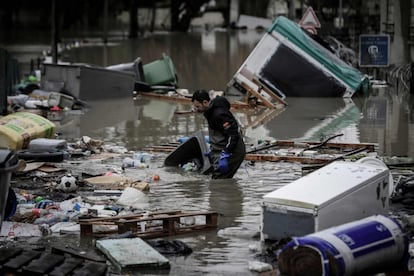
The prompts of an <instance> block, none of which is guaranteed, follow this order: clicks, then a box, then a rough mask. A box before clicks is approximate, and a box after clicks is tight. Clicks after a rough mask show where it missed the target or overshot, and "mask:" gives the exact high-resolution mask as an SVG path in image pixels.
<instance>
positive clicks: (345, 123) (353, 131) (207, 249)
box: [49, 31, 414, 275]
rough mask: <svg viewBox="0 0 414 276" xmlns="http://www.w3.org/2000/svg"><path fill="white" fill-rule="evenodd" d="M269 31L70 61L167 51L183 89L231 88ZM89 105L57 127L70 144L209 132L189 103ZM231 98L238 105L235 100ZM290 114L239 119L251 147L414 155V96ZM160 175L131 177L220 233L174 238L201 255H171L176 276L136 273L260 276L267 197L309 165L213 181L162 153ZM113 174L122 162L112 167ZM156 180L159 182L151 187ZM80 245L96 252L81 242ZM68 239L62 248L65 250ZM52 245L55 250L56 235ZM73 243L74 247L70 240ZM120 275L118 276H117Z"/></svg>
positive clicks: (148, 140) (157, 42) (87, 52)
mask: <svg viewBox="0 0 414 276" xmlns="http://www.w3.org/2000/svg"><path fill="white" fill-rule="evenodd" d="M261 36H262V33H257V32H255V31H249V32H247V31H240V32H234V33H233V32H231V33H229V32H226V31H216V32H209V33H192V34H155V35H153V36H149V37H145V38H141V39H135V40H120V41H115V42H111V43H109V44H108V45H103V44H100V43H90V44H87V45H85V47H78V48H72V49H70V50H67V51H64V52H62V58H63V61H69V62H76V63H88V64H94V65H100V66H108V65H113V64H119V63H128V62H132V61H134V60H135V59H136V58H137V57H140V58H141V59H142V61H143V63H144V64H145V63H148V62H151V61H152V60H155V59H159V58H160V57H161V56H162V53H166V54H167V55H168V56H170V57H171V59H172V60H173V62H174V65H175V67H176V71H177V74H178V85H179V87H180V88H187V89H189V90H190V92H192V91H193V90H195V89H200V88H204V89H208V90H210V89H213V90H225V87H226V84H227V82H228V81H229V80H230V78H231V77H232V76H233V74H234V73H235V71H236V70H237V69H238V67H239V66H240V65H241V64H242V62H243V61H244V59H245V58H246V57H247V56H248V54H249V53H250V51H251V50H252V49H253V48H254V46H255V44H256V43H257V42H258V40H259V39H260V38H261ZM95 93H96V100H93V101H88V105H89V106H90V107H89V108H88V109H87V110H84V111H72V112H68V113H67V114H65V116H64V118H63V120H62V121H60V122H57V123H56V125H57V128H56V129H57V131H58V132H59V133H60V138H63V139H67V140H68V141H72V140H77V139H78V138H79V137H81V136H84V135H86V136H90V137H91V138H94V139H100V140H103V141H105V143H107V144H112V145H114V146H115V145H117V146H123V147H125V148H127V149H128V150H131V151H141V150H143V149H144V148H145V147H147V146H151V145H160V144H162V143H167V142H175V141H177V139H178V138H180V137H183V136H190V135H192V134H193V133H194V132H196V131H198V130H200V129H201V130H203V132H204V133H205V134H207V123H206V121H205V120H204V118H203V116H202V115H200V114H194V113H186V114H176V111H188V110H190V108H191V106H190V105H188V104H181V103H171V102H166V101H162V100H153V99H147V98H145V97H138V98H137V99H136V100H134V99H133V97H132V91H131V97H126V98H118V99H101V98H100V97H99V91H95ZM231 97H232V96H230V97H229V98H231ZM286 101H287V102H288V103H289V106H288V107H287V108H286V109H285V110H262V111H254V110H250V111H248V110H245V111H239V110H237V111H235V113H234V114H235V115H236V117H237V118H238V120H239V122H240V124H241V126H242V128H243V130H244V134H245V140H246V143H248V144H257V143H258V142H259V140H288V139H294V140H308V141H321V140H324V139H326V138H327V137H330V136H333V135H335V134H343V135H342V136H339V137H338V138H335V139H334V140H332V142H344V143H358V142H361V143H378V153H379V154H380V155H384V156H408V157H414V141H413V139H414V138H413V137H414V135H413V132H414V126H413V124H414V114H413V108H414V106H413V105H414V103H413V99H412V96H411V97H410V95H409V94H406V93H403V92H401V91H397V90H396V89H394V88H389V87H382V86H380V87H376V88H374V90H373V91H372V93H371V94H370V95H368V96H364V97H363V96H357V97H355V98H353V99H342V98H287V99H286ZM154 156H155V158H154V160H153V161H152V163H151V166H150V168H147V169H137V168H131V169H128V170H127V174H130V175H134V177H140V178H142V180H145V181H150V191H149V192H148V199H149V206H148V209H149V210H151V211H156V210H185V211H217V212H218V213H219V214H220V215H219V218H218V223H219V227H218V229H217V230H211V231H206V232H199V233H195V234H191V235H185V236H174V237H170V239H171V240H172V239H179V240H181V241H183V242H185V243H186V244H188V245H189V246H190V247H191V248H192V249H193V253H192V254H191V255H189V256H186V257H181V256H173V257H171V256H167V257H168V259H169V260H170V261H171V268H170V270H167V271H165V270H163V271H153V272H148V273H145V274H143V273H141V272H140V271H139V270H137V271H133V272H131V273H130V274H129V275H201V274H203V275H257V273H256V272H251V271H250V270H249V269H248V263H249V261H254V260H257V258H256V257H257V255H258V254H259V253H261V250H262V244H261V242H260V223H261V217H260V215H261V202H262V197H263V195H265V194H267V193H269V192H271V191H273V190H275V189H277V188H278V187H281V186H283V185H285V184H287V183H289V182H291V181H293V180H295V179H297V178H299V177H300V176H301V173H302V172H301V165H300V164H292V163H285V162H277V163H276V162H256V163H251V162H247V161H245V162H244V163H243V164H242V166H241V167H240V169H239V170H238V172H237V174H236V175H235V177H234V179H230V180H211V179H210V178H209V177H208V176H204V175H198V174H195V173H192V172H184V171H182V170H181V169H179V168H177V169H175V168H165V167H163V161H164V158H165V157H166V154H165V153H154ZM108 162H109V163H110V164H111V162H112V165H113V166H118V167H119V166H120V165H121V163H120V162H116V161H115V160H112V161H111V160H109V161H108ZM154 174H158V175H159V176H160V181H159V182H153V181H151V177H152V176H153V175H154ZM73 239H74V240H71V242H75V243H77V244H78V245H80V246H84V245H87V244H88V242H90V241H84V240H82V239H80V238H79V236H76V237H74V238H73ZM62 240H63V239H61V237H58V238H57V239H56V242H62ZM49 241H50V242H51V243H53V242H55V241H54V238H53V237H50V239H49ZM65 242H66V241H65ZM113 272H114V273H115V274H116V273H117V272H116V271H113Z"/></svg>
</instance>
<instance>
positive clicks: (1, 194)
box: [0, 149, 19, 229]
mask: <svg viewBox="0 0 414 276" xmlns="http://www.w3.org/2000/svg"><path fill="white" fill-rule="evenodd" d="M18 165H19V159H18V158H17V155H16V154H15V153H14V151H11V150H8V149H0V211H1V213H0V229H1V225H2V223H3V220H4V219H7V218H8V217H10V216H12V215H13V214H14V212H15V211H16V204H17V202H16V197H15V194H14V191H13V190H12V189H10V179H11V175H12V172H13V171H14V170H15V169H17V167H18Z"/></svg>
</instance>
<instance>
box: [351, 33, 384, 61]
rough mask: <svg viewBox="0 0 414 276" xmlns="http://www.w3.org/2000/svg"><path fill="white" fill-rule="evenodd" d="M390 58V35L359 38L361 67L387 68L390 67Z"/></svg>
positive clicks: (361, 36)
mask: <svg viewBox="0 0 414 276" xmlns="http://www.w3.org/2000/svg"><path fill="white" fill-rule="evenodd" d="M389 57H390V36H389V35H360V36H359V66H361V67H364V66H365V67H386V66H388V65H389Z"/></svg>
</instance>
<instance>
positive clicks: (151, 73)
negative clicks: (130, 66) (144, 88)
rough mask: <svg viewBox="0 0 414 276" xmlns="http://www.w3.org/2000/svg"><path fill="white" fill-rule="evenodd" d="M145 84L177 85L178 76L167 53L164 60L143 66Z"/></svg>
mask: <svg viewBox="0 0 414 276" xmlns="http://www.w3.org/2000/svg"><path fill="white" fill-rule="evenodd" d="M143 69H144V77H145V82H146V83H148V84H149V85H154V84H170V85H176V84H177V74H176V72H175V67H174V64H173V62H172V60H171V58H170V57H169V56H167V55H166V54H165V53H163V54H162V58H161V59H159V60H155V61H153V62H150V63H147V64H145V65H144V66H143Z"/></svg>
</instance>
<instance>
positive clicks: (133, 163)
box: [122, 157, 148, 169]
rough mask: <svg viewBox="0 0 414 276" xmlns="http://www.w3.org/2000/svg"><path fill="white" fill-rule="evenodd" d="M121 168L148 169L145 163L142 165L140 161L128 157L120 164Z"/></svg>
mask: <svg viewBox="0 0 414 276" xmlns="http://www.w3.org/2000/svg"><path fill="white" fill-rule="evenodd" d="M122 166H123V167H124V168H132V167H136V168H142V169H145V168H148V165H147V164H145V163H142V162H141V161H140V160H135V159H133V158H130V157H126V158H125V159H124V160H123V162H122Z"/></svg>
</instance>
